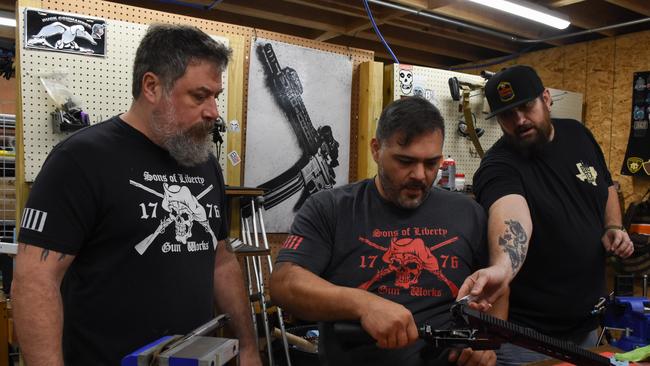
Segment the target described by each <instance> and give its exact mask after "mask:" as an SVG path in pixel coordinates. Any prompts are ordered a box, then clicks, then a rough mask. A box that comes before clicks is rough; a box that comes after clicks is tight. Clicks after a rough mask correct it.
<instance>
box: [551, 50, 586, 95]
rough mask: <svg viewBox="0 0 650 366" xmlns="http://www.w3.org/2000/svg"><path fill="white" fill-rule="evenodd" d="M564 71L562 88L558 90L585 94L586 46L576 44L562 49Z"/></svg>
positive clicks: (559, 87)
mask: <svg viewBox="0 0 650 366" xmlns="http://www.w3.org/2000/svg"><path fill="white" fill-rule="evenodd" d="M563 49H564V69H563V77H562V79H563V80H562V86H558V87H557V88H558V89H563V90H568V91H572V92H576V93H581V94H582V95H583V96H584V95H585V94H586V92H587V91H586V85H587V44H586V43H578V44H574V45H569V46H566V47H563Z"/></svg>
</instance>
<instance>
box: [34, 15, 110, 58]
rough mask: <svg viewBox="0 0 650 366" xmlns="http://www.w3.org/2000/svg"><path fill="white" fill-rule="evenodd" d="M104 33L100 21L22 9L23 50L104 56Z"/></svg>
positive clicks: (80, 16)
mask: <svg viewBox="0 0 650 366" xmlns="http://www.w3.org/2000/svg"><path fill="white" fill-rule="evenodd" d="M105 33H106V21H104V20H103V19H100V18H94V17H89V16H85V15H77V14H67V13H57V12H51V11H43V10H36V9H25V48H36V49H41V50H48V51H56V52H67V53H78V54H83V55H91V56H106V34H105Z"/></svg>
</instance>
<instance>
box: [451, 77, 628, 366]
mask: <svg viewBox="0 0 650 366" xmlns="http://www.w3.org/2000/svg"><path fill="white" fill-rule="evenodd" d="M485 93H486V96H487V99H488V102H489V104H490V108H491V110H492V112H491V114H490V116H489V117H488V118H491V117H493V116H496V117H497V121H498V122H499V125H500V126H501V129H502V130H503V132H504V134H503V137H502V138H501V139H500V140H498V141H497V142H496V143H495V144H494V146H493V147H492V148H491V149H490V150H489V151H488V152H487V154H486V155H485V157H484V158H483V160H482V161H481V165H480V167H479V169H478V171H477V172H476V174H475V175H474V188H475V192H476V196H477V199H478V201H479V202H480V203H481V204H482V205H483V207H484V208H485V210H487V211H488V228H489V229H488V242H489V245H490V253H491V256H492V257H491V263H493V265H492V266H490V267H488V268H486V269H482V270H480V271H478V272H476V273H475V274H473V275H472V276H471V277H470V278H469V279H468V280H466V282H465V283H464V285H463V286H462V288H461V290H460V292H461V295H465V294H467V293H469V292H470V291H471V293H472V294H473V295H476V296H480V298H479V301H478V302H477V303H474V305H476V306H477V307H479V308H480V307H482V306H483V305H484V304H482V301H488V302H489V301H490V299H492V298H494V296H497V295H498V294H499V293H500V292H501V291H504V289H505V288H507V287H508V285H509V284H510V301H509V305H510V311H509V315H508V319H509V320H510V321H512V322H515V323H518V324H521V325H524V326H527V327H530V328H534V329H536V330H538V331H540V332H542V333H544V334H546V335H550V336H553V337H556V338H560V339H563V340H568V341H571V342H573V343H576V344H578V345H581V346H583V347H593V346H595V345H596V341H597V335H596V331H595V329H596V328H597V326H598V322H597V318H596V317H595V316H593V315H591V311H592V309H593V307H594V305H595V304H596V303H597V302H598V299H599V297H601V296H603V295H605V255H606V253H608V252H609V253H612V254H615V255H618V256H620V257H623V258H625V257H628V256H629V255H631V254H632V252H633V250H634V247H633V245H632V242H631V241H630V239H629V237H628V235H627V233H626V232H625V231H624V230H623V226H622V219H621V211H620V207H619V203H618V198H617V197H618V196H617V194H616V190H615V188H614V186H613V184H612V179H611V176H610V174H609V171H608V169H607V165H606V163H605V159H604V157H603V154H602V151H601V150H600V147H599V146H598V144H597V143H596V141H595V139H594V138H593V136H592V135H591V133H590V132H589V130H587V129H586V128H585V127H584V126H583V125H582V124H580V123H579V122H578V121H575V120H568V119H551V118H550V108H551V95H550V93H549V90H548V89H545V88H544V86H543V85H542V82H541V80H540V78H539V76H538V75H537V73H536V72H535V70H533V69H532V68H530V67H528V66H513V67H511V68H508V69H505V70H503V71H501V72H499V73H497V74H496V75H495V76H493V77H492V78H491V79H490V80H489V81H488V83H487V84H486V86H485ZM524 259H525V261H524ZM513 278H514V279H513ZM511 281H512V282H511ZM497 356H498V363H499V364H502V365H519V364H522V363H528V362H533V361H538V360H541V359H544V358H547V356H545V355H541V354H538V353H535V352H532V351H528V350H526V349H523V348H520V347H516V346H513V345H511V344H506V345H503V346H502V347H501V349H500V350H499V351H498V352H497Z"/></svg>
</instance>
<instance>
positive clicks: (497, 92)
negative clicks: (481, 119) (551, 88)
mask: <svg viewBox="0 0 650 366" xmlns="http://www.w3.org/2000/svg"><path fill="white" fill-rule="evenodd" d="M543 91H544V85H542V80H541V79H540V78H539V76H538V75H537V72H535V69H533V68H532V67H530V66H525V65H516V66H512V67H509V68H507V69H503V70H501V71H499V72H498V73H496V74H494V76H492V77H491V78H490V80H488V82H487V83H486V84H485V96H486V97H487V100H488V104H490V114H488V116H487V117H486V119H488V118H492V117H494V116H496V115H497V114H499V113H502V112H505V111H507V110H509V109H511V108H514V107H517V106H520V105H522V104H524V103H527V102H529V101H531V100H533V99H535V98H537V97H539V96H540V95H541V94H542V92H543Z"/></svg>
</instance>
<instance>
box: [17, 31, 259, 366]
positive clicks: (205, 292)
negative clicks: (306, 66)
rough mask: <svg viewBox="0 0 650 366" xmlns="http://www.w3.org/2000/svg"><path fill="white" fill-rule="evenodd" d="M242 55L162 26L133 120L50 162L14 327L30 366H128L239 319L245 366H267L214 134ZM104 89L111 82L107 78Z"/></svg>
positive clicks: (152, 42)
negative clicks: (152, 347) (217, 316)
mask: <svg viewBox="0 0 650 366" xmlns="http://www.w3.org/2000/svg"><path fill="white" fill-rule="evenodd" d="M229 55H230V50H229V49H228V48H227V47H225V46H224V45H222V44H220V43H217V42H215V41H214V40H213V39H212V38H211V37H210V36H208V35H207V34H205V33H203V32H202V31H200V30H199V29H198V28H195V27H188V26H176V25H153V26H151V27H150V28H149V30H148V31H147V33H146V34H145V36H144V38H143V39H142V41H141V43H140V46H139V47H138V50H137V52H136V56H135V63H134V67H133V90H132V94H133V98H134V101H133V104H132V105H131V108H130V109H129V111H128V112H126V113H124V114H122V115H120V116H116V117H113V118H111V119H109V120H107V121H104V122H103V123H98V124H96V125H93V126H90V127H88V128H86V129H84V130H81V131H78V132H76V133H75V134H74V135H72V136H70V137H68V138H66V139H65V140H63V141H62V142H61V143H59V144H58V145H57V146H56V147H55V148H54V149H53V150H52V152H51V153H50V154H49V156H48V158H47V160H46V162H45V164H44V165H43V168H42V169H41V171H40V173H39V175H38V177H37V178H36V181H35V182H34V185H33V187H32V190H31V193H30V196H29V199H28V201H27V205H26V207H25V210H24V214H23V218H22V220H21V223H20V227H21V230H20V236H19V238H18V241H19V243H20V244H19V250H18V255H17V257H16V268H15V273H14V285H13V288H12V300H13V304H14V306H13V316H14V322H15V324H16V333H17V335H18V341H19V342H20V348H21V351H22V353H23V356H24V358H25V362H26V364H27V365H30V366H40V365H43V366H46V365H47V366H62V365H64V364H65V365H67V366H89V365H101V366H115V365H119V364H120V360H121V359H122V358H123V357H124V356H126V355H128V354H129V353H131V352H133V351H135V350H137V349H139V348H140V347H142V346H144V345H147V344H149V343H151V342H154V341H156V340H158V339H159V338H161V337H163V336H166V335H175V334H185V333H188V332H189V331H191V330H192V329H194V328H196V327H198V326H200V325H201V324H203V323H205V322H207V321H209V320H210V319H212V318H213V317H214V313H215V312H214V309H215V305H217V307H218V308H219V310H220V311H222V312H224V313H228V314H229V315H230V322H229V324H230V326H231V328H232V330H233V331H234V333H235V335H236V336H237V338H238V339H239V344H240V361H241V364H242V365H261V361H260V358H259V353H258V352H257V347H256V342H255V337H254V334H253V328H252V319H251V317H250V313H249V312H248V311H247V309H250V307H249V306H248V301H247V297H246V294H245V291H244V286H243V278H242V274H241V270H240V267H239V264H238V262H237V259H236V258H235V255H234V253H233V252H232V250H231V249H229V247H228V245H227V244H226V241H225V238H226V236H227V233H228V230H227V223H226V217H225V215H226V206H225V205H226V199H225V193H224V182H223V176H222V173H221V170H220V168H219V165H218V163H217V161H216V158H215V157H214V155H212V154H211V151H212V149H213V146H212V141H211V133H210V132H211V131H212V129H213V125H214V121H215V119H216V118H217V117H218V116H219V112H218V110H217V103H216V99H215V98H217V96H218V95H219V94H220V93H221V92H222V84H221V76H222V72H223V71H224V70H226V65H227V63H228V58H229ZM97 77H99V75H97Z"/></svg>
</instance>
